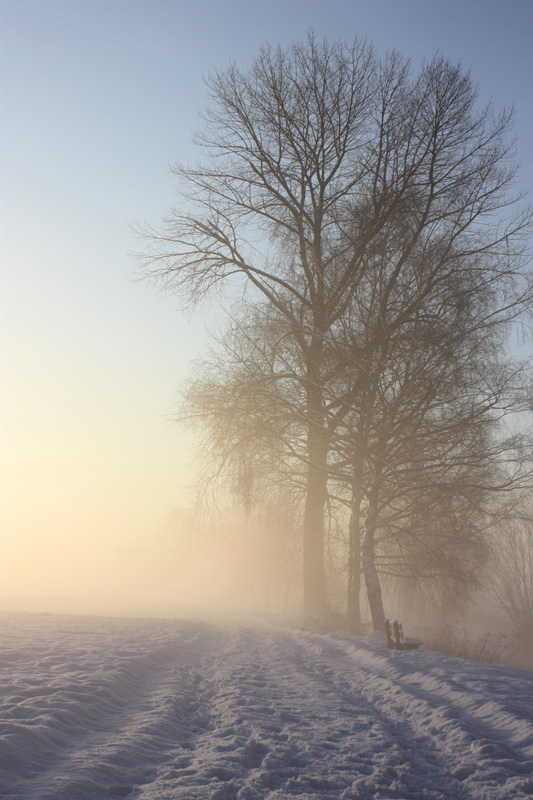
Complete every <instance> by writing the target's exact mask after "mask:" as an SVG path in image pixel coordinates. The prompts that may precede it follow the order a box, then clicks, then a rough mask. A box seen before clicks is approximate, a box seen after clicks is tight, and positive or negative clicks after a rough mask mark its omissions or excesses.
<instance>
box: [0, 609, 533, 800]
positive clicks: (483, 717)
mask: <svg viewBox="0 0 533 800" xmlns="http://www.w3.org/2000/svg"><path fill="white" fill-rule="evenodd" d="M0 623H1V624H2V630H3V636H2V646H1V650H0V720H1V722H0V796H1V797H2V798H6V800H7V798H9V799H10V800H73V799H74V798H77V799H78V800H85V799H86V800H99V799H100V798H102V799H103V798H129V800H163V798H168V799H169V800H170V798H172V799H173V800H177V799H178V798H183V800H196V799H198V800H200V798H201V800H230V799H231V800H256V799H257V800H259V799H260V798H265V799H266V798H267V799H268V800H281V799H282V798H290V797H299V798H302V799H304V800H305V798H315V799H317V798H325V799H328V798H335V799H336V800H337V799H338V800H350V798H358V799H359V800H360V798H405V799H406V800H407V798H409V799H410V800H411V799H412V798H431V799H432V800H448V798H458V800H467V798H473V799H477V798H479V800H504V798H505V800H508V798H514V799H516V800H522V798H530V797H531V796H532V795H533V699H532V698H533V693H532V691H531V690H532V688H533V687H532V683H533V676H532V675H531V674H530V673H527V672H522V671H520V670H517V669H513V668H511V667H499V666H493V665H485V664H479V663H476V662H471V661H464V660H462V659H456V658H452V657H449V656H443V655H440V654H436V653H431V652H428V651H423V650H419V651H411V652H410V651H406V652H398V651H391V650H387V649H386V648H385V647H384V646H383V643H382V641H381V640H380V639H379V637H369V638H368V639H354V638H351V637H348V636H343V635H331V634H323V633H317V632H312V631H306V630H305V631H304V630H299V629H295V628H282V627H276V626H274V625H268V624H266V623H263V624H261V625H255V626H252V625H242V624H225V625H222V624H218V623H212V624H210V623H206V622H197V621H170V620H111V619H96V618H75V617H48V616H38V615H21V616H15V615H4V616H2V617H1V618H0Z"/></svg>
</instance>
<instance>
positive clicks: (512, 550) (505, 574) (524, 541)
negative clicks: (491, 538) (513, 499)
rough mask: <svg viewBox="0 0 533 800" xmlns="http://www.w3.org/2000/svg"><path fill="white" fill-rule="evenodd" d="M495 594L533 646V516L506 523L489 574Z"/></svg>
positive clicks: (525, 640) (523, 638)
mask: <svg viewBox="0 0 533 800" xmlns="http://www.w3.org/2000/svg"><path fill="white" fill-rule="evenodd" d="M489 580H490V585H491V589H492V593H493V596H494V597H495V599H496V601H497V603H498V605H499V607H500V608H501V610H502V611H503V613H504V615H505V618H506V620H507V622H508V623H509V625H510V627H511V629H512V630H513V632H514V633H516V634H517V636H519V637H520V639H521V641H522V642H523V643H524V644H526V645H527V646H528V647H530V648H533V518H532V517H531V516H530V517H526V518H522V519H514V520H510V521H508V522H507V523H505V524H504V525H503V526H502V527H501V528H500V530H499V532H498V535H497V537H496V539H495V542H494V561H493V564H492V569H491V572H490V576H489Z"/></svg>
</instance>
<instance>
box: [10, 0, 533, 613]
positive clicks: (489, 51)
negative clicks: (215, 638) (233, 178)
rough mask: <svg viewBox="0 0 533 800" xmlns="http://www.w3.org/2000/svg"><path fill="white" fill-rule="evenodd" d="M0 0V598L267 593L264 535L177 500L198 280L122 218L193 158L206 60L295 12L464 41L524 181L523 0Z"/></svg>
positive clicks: (155, 598)
mask: <svg viewBox="0 0 533 800" xmlns="http://www.w3.org/2000/svg"><path fill="white" fill-rule="evenodd" d="M1 17H2V18H1V28H2V30H1V33H0V36H1V39H2V40H1V51H2V52H1V56H0V58H1V60H2V64H1V73H2V78H1V104H2V119H3V126H2V127H3V133H2V141H1V148H2V150H1V178H2V180H1V183H2V189H1V199H2V242H1V248H2V262H3V267H2V300H1V303H2V307H1V311H2V342H3V343H2V352H1V358H2V382H3V399H2V508H1V511H0V513H1V520H0V522H1V536H0V607H3V608H5V609H10V610H32V611H54V612H55V611H59V612H73V611H74V612H82V613H111V614H120V615H123V614H135V615H169V616H173V615H175V614H179V613H181V612H182V611H183V610H185V609H188V608H191V607H192V608H196V607H198V606H203V605H205V604H210V603H214V604H215V605H217V606H221V605H222V606H224V605H225V606H227V607H231V608H235V607H237V606H241V607H245V608H251V609H254V610H259V609H261V608H269V602H268V600H267V599H265V597H266V595H265V592H266V589H265V590H264V587H263V583H262V582H263V581H264V580H265V581H266V578H265V575H264V565H265V563H266V562H267V561H268V558H270V555H269V556H268V558H267V557H266V556H265V551H264V550H263V549H261V548H262V542H263V540H262V539H261V537H259V538H258V539H256V540H254V541H258V542H259V543H260V544H258V547H257V550H254V548H253V547H250V546H249V543H248V548H247V549H245V552H244V554H243V549H242V547H239V546H238V545H239V544H242V542H243V541H245V534H246V531H245V528H243V527H242V525H241V523H242V520H241V521H240V522H239V525H235V526H233V528H232V533H231V535H230V534H229V533H228V532H227V528H228V526H227V518H226V521H224V522H221V521H220V520H218V521H216V522H215V525H214V528H215V533H214V534H213V533H210V532H209V528H210V521H209V519H203V520H202V521H201V522H199V521H198V520H197V519H196V518H193V517H192V516H191V514H190V512H189V509H190V508H191V507H192V505H193V502H194V490H193V484H194V475H195V462H194V459H193V455H194V454H193V449H192V446H191V442H192V436H191V434H190V432H187V431H185V430H184V429H183V428H181V427H177V426H175V425H173V424H172V423H171V418H172V416H173V415H174V414H175V398H176V394H177V393H178V391H179V390H180V388H181V387H182V385H183V383H184V381H185V379H186V376H187V375H188V374H189V372H190V361H191V359H193V358H198V357H199V356H200V354H201V353H202V352H203V349H204V347H205V344H206V339H207V337H206V334H205V328H206V327H211V328H212V327H213V325H214V324H215V322H216V321H217V319H219V310H218V307H217V304H216V301H212V302H211V304H210V305H207V306H203V307H202V308H201V309H200V310H198V311H197V312H196V313H195V314H194V315H193V316H190V315H189V316H187V315H185V314H183V313H182V312H181V311H180V310H179V302H178V300H177V299H175V298H172V297H161V296H158V295H157V293H156V292H155V291H154V290H153V288H152V287H149V286H146V285H145V284H141V283H136V282H134V281H133V280H132V277H133V264H132V260H131V258H130V256H129V255H128V254H129V252H130V251H132V250H135V249H136V248H137V247H138V246H139V245H138V242H137V240H136V239H135V238H134V236H133V234H132V231H131V229H130V223H131V222H132V221H133V220H148V221H150V222H152V223H157V222H158V221H159V220H160V218H161V217H163V216H165V215H166V214H167V213H168V212H169V209H170V208H171V206H172V204H173V202H174V199H175V198H174V192H173V184H172V180H171V178H170V176H169V174H168V164H169V162H171V161H173V160H179V161H181V162H188V161H189V162H192V161H194V159H195V158H196V149H195V146H194V145H193V144H192V143H191V138H192V132H193V130H194V129H195V128H196V127H197V125H198V122H199V118H198V112H199V111H201V110H202V109H203V108H204V107H205V105H206V103H207V93H206V89H205V86H204V84H203V82H202V76H203V75H206V74H207V73H208V72H209V71H211V70H213V69H215V68H224V67H225V66H226V65H227V64H228V62H229V61H235V62H236V63H237V64H238V65H239V66H240V67H241V68H242V69H247V68H248V67H249V65H250V64H251V62H252V59H253V58H254V57H255V56H256V54H257V52H258V49H259V47H260V45H261V44H262V43H264V42H271V43H272V44H273V45H277V44H278V43H279V44H280V45H282V46H283V47H286V46H288V45H290V43H291V42H292V41H293V40H300V39H303V38H305V36H306V33H307V31H308V29H310V28H312V29H313V30H314V31H315V32H316V34H317V35H318V36H319V37H321V36H323V35H325V36H327V37H328V38H329V40H331V41H334V40H336V39H337V38H339V37H341V38H343V39H348V40H351V39H353V37H354V36H359V37H365V36H367V37H368V39H369V40H370V41H372V42H373V44H374V45H375V47H376V49H377V50H378V51H379V52H381V53H383V52H384V51H385V50H387V49H392V48H397V49H398V50H399V51H400V52H401V53H402V54H403V55H405V56H406V57H409V58H411V59H412V62H413V65H414V67H415V68H416V69H418V68H419V66H420V64H421V63H422V61H423V60H424V59H429V58H431V57H432V55H433V54H434V53H435V52H436V51H438V50H440V51H442V53H443V54H444V55H445V56H447V57H449V58H450V59H451V60H452V61H462V63H463V65H464V67H465V68H466V69H468V68H471V69H472V76H473V80H474V82H475V83H477V84H478V86H479V96H480V101H482V102H484V101H487V100H488V99H489V98H490V97H491V96H492V97H493V98H494V102H495V106H496V108H497V109H501V108H502V107H504V106H506V105H512V104H514V105H515V106H516V125H515V132H516V134H517V137H518V142H517V153H518V157H519V159H520V160H521V161H522V169H521V172H520V182H521V185H523V186H530V185H533V156H532V154H531V148H530V147H529V141H530V132H531V129H532V128H533V109H532V103H531V74H533V69H532V68H533V60H532V51H531V47H530V42H529V39H530V32H531V29H532V23H533V7H532V5H531V3H529V2H527V0H525V2H520V1H519V0H514V1H513V2H509V3H506V4H502V3H500V2H493V1H487V0H479V1H478V2H469V3H467V4H465V3H462V2H458V1H457V0H453V1H450V2H446V3H437V2H435V3H432V2H429V3H428V2H425V1H424V0H405V1H404V2H401V3H400V2H395V0H380V2H370V1H369V2H357V1H353V2H342V1H337V2H332V3H330V4H328V5H327V6H326V4H324V3H323V2H318V1H317V2H314V1H307V2H291V3H282V2H278V0H275V2H272V3H269V4H268V5H267V6H264V5H262V4H250V3H244V2H236V0H232V1H231V2H229V3H220V2H215V1H214V0H213V2H205V0H200V1H199V2H196V3H185V2H161V1H159V2H155V3H150V4H148V3H145V2H137V1H134V2H125V1H123V0H118V1H117V2H113V3H109V2H103V1H102V0H98V1H97V2H93V3H91V4H81V3H71V2H66V1H65V2H59V1H57V0H51V1H50V2H47V3H42V2H37V1H36V0H35V1H34V0H22V1H21V2H14V0H13V1H9V0H7V1H6V0H3V2H2V5H1ZM526 349H527V350H528V351H530V345H526ZM234 513H235V512H234V511H233V510H231V512H230V519H233V520H234V516H233V515H234ZM221 526H222V527H223V528H224V530H226V533H227V535H220V527H221ZM202 527H204V528H206V534H205V535H204V536H195V533H196V532H197V531H198V530H199V529H200V528H202ZM244 574H246V575H247V576H248V580H247V581H245V580H244V579H243V575H244ZM280 591H281V590H280ZM297 591H298V590H297V589H295V590H294V592H293V594H292V595H291V602H292V600H293V599H294V597H296V595H297ZM281 605H282V603H281V602H278V605H277V607H276V610H280V608H281ZM270 608H271V606H270Z"/></svg>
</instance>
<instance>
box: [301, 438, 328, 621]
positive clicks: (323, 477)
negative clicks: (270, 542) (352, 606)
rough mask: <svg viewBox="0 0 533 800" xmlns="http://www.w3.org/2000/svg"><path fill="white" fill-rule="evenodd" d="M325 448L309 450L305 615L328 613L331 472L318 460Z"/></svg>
mask: <svg viewBox="0 0 533 800" xmlns="http://www.w3.org/2000/svg"><path fill="white" fill-rule="evenodd" d="M321 450H322V448H320V449H319V448H316V449H315V448H312V447H310V448H309V459H310V462H311V463H310V464H309V470H308V474H307V495H306V500H305V511H304V540H303V562H304V563H303V567H304V575H303V578H304V612H305V613H306V614H323V613H324V612H325V611H326V610H327V596H326V571H325V568H324V507H325V504H326V488H327V487H326V484H327V472H326V470H325V464H324V468H323V469H320V468H319V466H318V465H317V459H321V458H322V453H321Z"/></svg>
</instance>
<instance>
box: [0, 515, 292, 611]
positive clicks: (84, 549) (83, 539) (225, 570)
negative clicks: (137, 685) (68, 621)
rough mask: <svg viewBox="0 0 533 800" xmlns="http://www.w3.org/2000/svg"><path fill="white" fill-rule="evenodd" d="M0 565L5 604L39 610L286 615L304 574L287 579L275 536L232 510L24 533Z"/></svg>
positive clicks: (0, 601)
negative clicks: (97, 529)
mask: <svg viewBox="0 0 533 800" xmlns="http://www.w3.org/2000/svg"><path fill="white" fill-rule="evenodd" d="M132 522H133V521H132ZM285 567H286V565H285ZM0 569H1V586H2V588H1V590H0V608H1V609H4V610H11V611H30V612H40V613H60V614H72V613H75V614H96V615H99V614H102V615H112V616H139V617H151V616H155V617H174V616H191V615H198V614H205V613H208V614H214V613H216V614H235V613H254V612H261V613H264V612H267V613H279V612H280V611H288V610H289V609H290V608H292V606H293V605H294V602H295V600H296V597H297V595H298V589H299V586H298V585H297V584H298V583H299V582H298V580H297V579H296V581H293V582H292V584H291V585H290V586H287V583H285V585H283V586H282V585H281V583H280V574H281V577H283V576H284V574H285V573H284V570H283V566H282V565H281V564H279V563H278V558H277V555H276V552H275V550H274V549H273V547H272V546H271V544H270V542H268V541H267V540H266V539H265V537H264V536H262V535H261V532H260V531H258V530H257V524H255V525H252V524H251V523H249V524H248V525H247V523H246V520H245V518H244V517H243V515H242V514H239V513H238V512H235V511H234V510H227V511H226V512H225V513H224V514H223V515H222V516H219V517H218V518H216V519H213V518H211V519H209V520H207V519H203V520H201V519H198V518H197V517H195V515H193V514H192V513H189V512H186V511H173V512H170V513H169V514H167V515H166V516H165V517H164V518H163V519H162V520H160V522H159V523H158V524H157V525H156V526H154V530H153V531H152V532H151V533H149V534H145V535H143V534H139V533H136V534H135V535H132V536H131V538H127V536H126V535H124V536H117V535H116V532H115V535H113V536H112V535H109V536H108V538H107V541H106V538H105V535H102V533H100V534H98V533H94V532H93V534H92V535H91V534H90V533H89V532H86V531H84V532H83V535H80V531H79V530H78V531H77V532H73V535H72V536H71V537H70V539H68V538H67V537H62V536H59V535H56V536H54V535H53V534H52V533H50V532H48V535H47V536H46V537H43V536H35V537H31V538H30V537H26V546H24V547H21V546H16V545H12V546H11V548H10V549H9V551H7V549H6V548H5V547H4V558H3V561H2V566H1V567H0Z"/></svg>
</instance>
